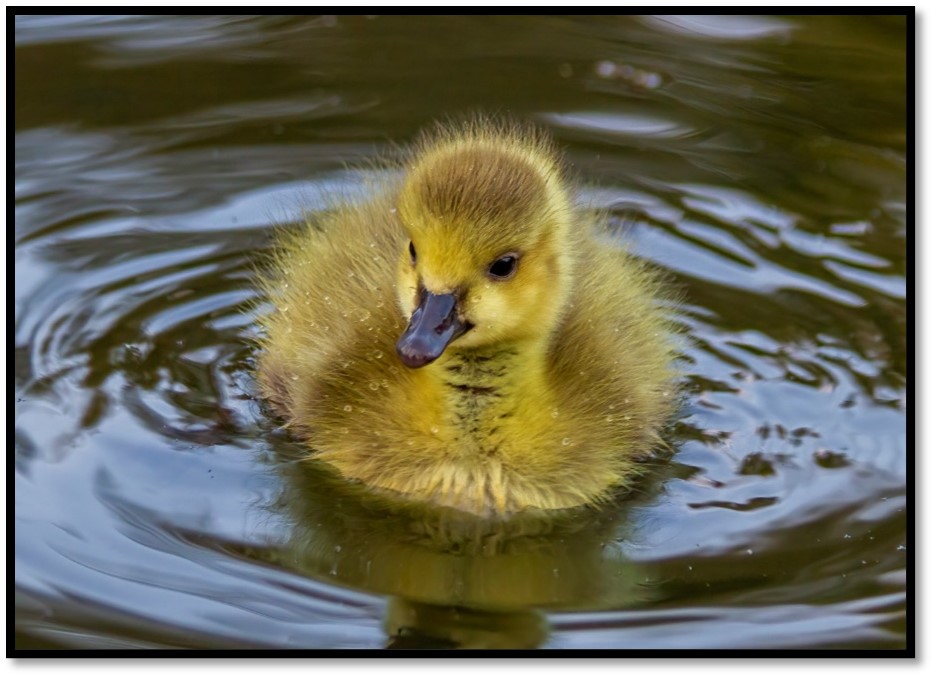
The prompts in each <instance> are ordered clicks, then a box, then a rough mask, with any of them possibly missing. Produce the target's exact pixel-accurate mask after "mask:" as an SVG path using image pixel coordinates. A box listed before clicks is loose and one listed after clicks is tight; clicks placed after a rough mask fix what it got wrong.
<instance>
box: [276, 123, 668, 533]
mask: <svg viewBox="0 0 934 677" xmlns="http://www.w3.org/2000/svg"><path fill="white" fill-rule="evenodd" d="M404 169H405V171H404V176H403V178H402V179H401V181H400V182H399V183H398V184H394V185H390V186H386V187H383V188H381V189H379V190H378V191H376V194H375V195H374V196H373V197H372V198H371V199H369V200H367V201H365V202H361V203H359V204H354V205H348V206H343V207H340V208H338V209H336V210H334V211H333V212H332V213H330V214H328V215H324V216H322V217H320V218H317V217H316V218H315V220H314V221H309V223H308V224H307V225H306V227H305V228H304V229H302V230H301V232H297V233H294V234H292V235H287V236H285V238H284V240H283V241H282V242H281V243H280V244H281V247H280V248H279V252H278V253H277V254H276V259H275V262H274V263H275V265H274V271H273V272H272V273H271V274H269V275H268V276H267V277H265V279H264V280H263V281H262V286H263V288H264V291H265V292H266V293H267V294H268V296H269V297H270V298H271V300H272V301H273V302H274V303H275V305H276V307H277V310H276V311H275V312H272V313H271V314H269V315H267V316H266V317H264V318H263V319H262V324H263V327H264V329H265V338H264V339H263V340H262V347H263V348H264V354H263V355H262V357H261V359H260V363H259V373H258V376H259V382H260V385H261V388H262V392H263V394H264V396H265V397H267V398H268V399H269V401H270V402H271V403H272V405H273V406H274V408H275V410H276V411H277V412H278V413H279V414H281V415H282V416H283V417H284V418H285V419H286V420H287V425H288V427H289V428H290V429H291V430H292V431H293V432H294V433H296V434H297V435H299V436H301V437H302V438H305V439H306V440H307V442H308V444H309V446H310V447H311V449H312V452H313V455H314V456H315V457H316V458H319V459H322V460H324V461H327V462H328V463H330V464H331V465H333V466H334V467H336V468H337V470H339V471H340V473H342V474H343V475H344V476H345V477H348V478H353V479H356V480H359V481H361V482H363V483H365V484H366V485H369V486H370V487H374V488H378V489H382V490H388V491H389V492H391V493H394V494H396V495H401V497H405V498H409V499H413V500H415V501H419V502H424V503H433V504H438V505H444V506H449V507H453V508H457V509H459V510H462V511H466V512H470V513H474V514H478V515H485V516H489V515H494V516H496V515H505V514H509V513H512V512H516V511H519V510H523V509H529V508H539V509H557V508H568V507H572V506H579V505H583V504H592V503H596V502H599V501H601V500H602V499H605V498H606V497H607V496H608V495H609V493H610V491H611V490H612V489H613V488H614V487H616V486H619V485H623V486H625V485H626V484H628V483H631V481H632V479H633V478H634V476H636V475H637V474H638V467H639V464H638V461H637V457H638V456H640V455H642V454H644V453H645V452H647V451H648V450H649V449H650V447H651V446H652V445H653V443H656V442H657V441H658V434H657V432H658V429H659V427H660V426H661V425H662V424H663V423H664V422H665V419H666V418H667V417H668V416H669V414H670V412H671V411H672V404H673V401H674V396H673V393H672V392H671V388H672V385H671V381H672V378H673V372H672V369H671V363H672V358H673V352H674V348H673V343H672V341H671V336H672V332H671V326H670V324H669V322H668V321H667V320H666V319H665V318H664V317H663V315H662V313H661V312H660V310H659V308H658V307H657V304H658V296H659V289H658V283H657V281H656V279H655V277H654V276H653V274H652V273H650V272H649V271H648V270H647V269H646V268H645V267H644V266H643V265H642V264H640V263H639V262H637V261H636V260H634V259H633V258H631V257H630V256H629V255H628V254H627V253H626V252H625V251H623V250H622V249H620V248H619V246H618V245H616V244H615V243H613V242H612V241H611V240H610V239H609V238H608V237H605V235H606V230H605V227H604V224H603V223H602V222H600V221H599V220H597V219H595V218H594V217H593V216H592V215H589V214H587V213H585V212H582V211H580V210H578V209H576V208H575V207H574V205H573V204H572V196H571V194H570V193H569V189H568V186H567V185H566V183H565V180H564V178H563V177H562V173H561V168H560V166H559V164H558V161H557V159H556V157H555V153H554V150H553V149H552V147H551V145H550V143H549V142H548V140H547V139H546V138H545V137H544V136H543V135H542V134H541V133H538V132H535V131H530V130H525V129H520V128H517V127H507V126H496V125H492V124H490V123H483V122H478V123H473V124H471V125H467V126H465V127H461V128H457V129H446V130H443V131H441V132H439V133H437V134H435V135H434V136H433V137H431V138H429V139H427V140H425V141H423V142H421V143H420V144H418V145H417V146H416V148H415V149H414V151H413V152H412V153H411V155H410V158H409V160H408V161H407V162H406V166H405V167H404Z"/></svg>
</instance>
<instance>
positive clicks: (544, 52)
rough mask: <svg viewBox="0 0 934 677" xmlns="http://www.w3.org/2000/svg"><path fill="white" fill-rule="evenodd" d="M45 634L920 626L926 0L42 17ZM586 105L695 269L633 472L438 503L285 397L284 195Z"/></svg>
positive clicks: (688, 273) (33, 491)
mask: <svg viewBox="0 0 934 677" xmlns="http://www.w3.org/2000/svg"><path fill="white" fill-rule="evenodd" d="M15 40H16V44H15V53H14V58H15V74H14V75H15V93H14V97H13V99H12V103H13V108H12V114H13V115H14V121H15V242H16V244H15V324H14V326H13V338H14V350H15V375H14V387H15V391H16V395H15V397H16V405H15V406H16V410H15V437H16V446H15V455H14V456H13V457H12V459H11V462H10V466H11V468H10V472H11V473H13V474H14V475H15V574H16V600H15V607H16V629H17V646H20V647H29V646H49V645H51V646H61V647H83V648H88V647H91V648H109V647H114V648H125V647H140V648H151V647H220V648H257V647H259V648H263V647H269V648H280V647H281V648H380V647H386V646H393V647H402V648H405V647H425V648H428V647H544V648H554V649H561V648H575V649H576V648H638V649H668V648H693V649H698V648H718V649H722V648H765V649H774V648H829V647H846V648H899V647H904V646H905V645H906V604H907V602H906V567H907V566H908V560H909V557H910V556H911V550H910V548H911V543H909V542H908V536H907V533H906V532H907V529H906V521H907V516H906V509H907V508H908V506H907V504H906V496H905V494H906V485H907V482H908V479H907V469H906V464H907V462H906V453H907V452H906V447H907V442H906V413H907V409H908V403H907V402H906V397H907V392H908V382H907V378H908V374H907V366H906V354H907V346H906V335H907V318H906V298H905V294H906V282H905V281H906V265H907V264H906V258H907V257H906V237H907V231H908V228H909V227H910V217H909V215H907V214H906V153H907V142H906V116H907V104H906V86H907V85H906V21H905V19H904V17H805V18H801V17H764V16H760V17H622V18H619V17H616V18H614V17H586V18H573V17H571V18H566V17H499V18H483V17H474V18H458V17H443V18H442V17H435V18H418V17H382V16H374V17H337V18H334V17H317V18H307V17H303V18H289V17H265V18H263V17H183V18H176V17H148V18H147V17H138V18H132V17H127V18H124V17H118V18H113V17H105V18H100V17H98V18H95V17H69V18H61V17H47V16H43V17H29V16H22V17H17V18H16V21H15ZM470 110H484V111H488V112H494V113H495V112H498V111H499V112H508V113H511V114H513V115H515V116H518V117H522V118H528V119H532V120H534V121H537V122H538V123H539V124H541V125H542V126H544V127H546V128H548V129H550V130H551V131H552V133H553V134H554V136H555V137H556V138H557V140H558V142H559V144H560V145H561V147H562V148H564V149H565V151H566V154H567V158H568V160H569V162H570V164H571V165H573V167H574V171H575V172H576V174H577V175H578V176H579V177H580V179H581V181H582V183H583V185H584V191H583V199H584V200H586V201H588V202H589V203H592V204H593V205H595V206H597V207H600V208H603V209H606V210H608V211H609V212H610V213H611V214H612V216H613V218H614V219H616V220H617V221H618V222H619V224H620V225H621V226H623V230H624V231H626V233H627V237H628V238H629V239H630V240H631V241H632V246H633V248H634V249H635V250H636V251H637V252H638V253H640V254H641V255H643V256H645V257H646V258H648V259H650V260H651V261H653V262H655V263H656V264H657V265H658V266H660V267H661V268H663V269H664V270H665V271H667V273H668V274H669V276H670V278H671V280H672V282H673V284H674V285H675V286H676V287H677V288H678V289H679V290H680V291H681V293H682V295H683V298H684V306H683V309H682V311H681V314H680V322H681V324H682V325H683V326H684V328H685V336H686V339H685V344H684V353H685V358H684V361H683V368H684V373H685V375H684V389H685V392H686V402H685V408H684V411H683V414H682V416H681V418H680V419H679V421H678V422H677V423H676V425H675V428H674V430H673V431H672V433H671V435H670V442H671V444H672V447H673V450H674V453H673V456H672V459H671V461H670V462H669V463H663V462H660V463H657V464H656V466H657V467H653V472H652V475H651V477H650V479H649V481H647V482H646V483H645V484H644V485H643V486H642V487H640V489H639V490H638V491H637V492H636V493H635V495H633V496H631V497H629V498H628V499H626V500H621V501H620V502H619V503H617V504H615V505H612V506H610V507H609V508H606V509H603V510H600V511H593V510H583V511H576V512H571V513H569V514H563V515H560V516H557V517H548V518H545V517H541V516H538V517H529V518H525V519H519V520H514V521H512V522H509V523H506V524H495V523H486V522H481V521H477V520H474V521H470V520H462V519H459V518H457V517H456V516H454V515H451V514H440V513H439V514H434V513H423V514H410V513H405V512H402V511H400V510H395V509H394V508H392V507H391V506H387V505H384V504H382V503H380V502H379V501H377V500H374V499H372V498H371V497H369V496H368V495H366V494H365V493H364V492H361V491H360V490H359V488H357V487H353V486H347V485H346V484H345V483H343V482H341V481H340V480H339V479H336V478H334V477H333V476H331V475H330V474H329V472H328V471H327V470H326V469H323V468H319V467H317V466H316V465H315V464H313V463H307V462H303V461H302V460H301V459H302V456H303V448H302V446H301V445H300V444H298V443H296V442H294V441H292V440H290V439H289V438H288V436H287V435H285V434H284V433H283V432H282V431H280V430H278V429H277V427H276V422H275V421H273V420H271V419H270V417H269V416H268V415H267V414H266V412H265V411H264V409H263V408H262V406H261V404H260V403H259V402H257V401H256V399H255V387H254V383H253V380H252V377H251V370H252V368H253V364H254V362H255V358H256V355H255V351H254V348H252V347H251V343H250V342H251V340H252V339H253V338H255V337H256V335H257V328H256V323H255V318H254V316H253V315H251V314H250V312H248V311H247V310H245V308H247V307H248V305H249V303H250V302H252V301H257V300H260V299H258V295H257V291H256V289H255V288H254V284H253V281H252V271H253V268H254V266H255V265H257V263H258V262H259V259H260V257H261V254H262V253H263V252H264V251H267V250H268V248H269V247H270V235H271V233H272V229H273V227H274V225H275V224H281V223H283V222H287V221H289V220H290V219H294V218H295V217H296V216H297V215H298V213H299V210H300V209H302V208H306V209H310V210H315V209H321V208H322V206H323V205H324V204H325V203H326V200H327V195H328V194H332V193H333V192H334V191H339V192H342V193H353V192H355V191H358V190H360V188H361V186H362V185H363V183H364V181H365V179H366V171H363V172H355V171H352V170H350V169H348V167H351V166H353V165H354V164H358V163H360V162H365V161H366V160H367V159H368V158H372V157H374V156H375V155H377V154H379V153H383V152H386V151H387V150H389V149H391V148H392V146H393V144H398V143H405V142H406V141H408V140H411V139H412V138H413V137H414V135H415V134H416V133H417V132H418V131H419V130H420V129H421V128H423V127H424V126H426V125H428V124H429V123H430V122H431V121H433V120H435V119H437V118H439V117H444V116H447V115H450V114H458V113H463V112H465V111H470Z"/></svg>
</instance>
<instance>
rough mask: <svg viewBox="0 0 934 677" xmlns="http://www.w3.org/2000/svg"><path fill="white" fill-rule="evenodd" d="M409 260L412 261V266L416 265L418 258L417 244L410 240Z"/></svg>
mask: <svg viewBox="0 0 934 677" xmlns="http://www.w3.org/2000/svg"><path fill="white" fill-rule="evenodd" d="M409 260H411V261H412V265H413V266H414V265H415V261H416V260H417V257H416V256H415V243H414V242H412V241H411V240H409Z"/></svg>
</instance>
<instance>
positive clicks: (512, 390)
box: [430, 339, 547, 415]
mask: <svg viewBox="0 0 934 677" xmlns="http://www.w3.org/2000/svg"><path fill="white" fill-rule="evenodd" d="M546 360H547V341H544V340H541V339H537V340H525V341H516V342H510V343H504V344H497V345H495V346H490V347H483V348H471V349H461V350H451V351H449V353H448V354H446V356H445V358H444V359H442V360H438V362H437V363H436V364H433V365H430V368H431V369H432V371H433V373H434V375H435V376H436V377H437V378H438V379H439V381H440V382H441V384H442V386H443V391H444V394H445V397H446V398H447V399H449V400H450V401H451V402H452V403H453V404H454V405H455V409H460V410H463V409H465V408H466V409H469V410H470V411H471V412H472V413H473V414H475V415H480V414H482V413H483V411H484V410H486V409H489V408H491V407H494V408H496V409H503V408H508V407H509V406H510V402H516V401H527V398H526V397H523V395H528V396H529V397H532V398H536V399H540V398H542V397H543V396H545V393H546V392H547V381H546V373H547V369H546ZM468 403H469V406H467V404H468ZM462 413H463V412H462Z"/></svg>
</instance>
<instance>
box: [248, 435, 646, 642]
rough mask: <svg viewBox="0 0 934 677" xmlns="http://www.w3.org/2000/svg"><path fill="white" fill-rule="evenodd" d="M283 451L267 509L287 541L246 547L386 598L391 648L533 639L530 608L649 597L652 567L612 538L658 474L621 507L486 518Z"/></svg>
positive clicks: (535, 627)
mask: <svg viewBox="0 0 934 677" xmlns="http://www.w3.org/2000/svg"><path fill="white" fill-rule="evenodd" d="M283 453H284V454H288V455H291V456H292V457H293V458H294V460H288V459H283V460H281V461H280V462H279V463H277V464H276V465H275V467H276V472H277V473H280V474H281V476H282V478H283V479H284V480H285V484H284V485H283V491H282V493H281V494H280V495H279V496H277V498H276V500H275V501H274V502H273V503H271V504H270V505H269V506H268V508H269V509H270V510H271V511H273V512H274V513H275V514H276V515H277V516H278V517H280V518H283V519H284V520H285V522H286V523H288V524H289V538H288V542H287V543H286V544H284V546H280V547H276V548H274V549H271V550H268V551H266V552H265V553H262V552H253V553H252V556H254V557H257V556H258V557H264V556H265V557H267V558H269V559H270V560H271V561H273V562H275V563H276V564H277V565H279V566H284V567H286V568H288V569H290V570H295V571H301V572H304V573H307V574H309V575H312V576H313V577H315V578H316V579H319V580H326V581H328V582H330V583H332V584H334V585H339V586H343V587H348V588H351V589H363V590H367V591H370V592H376V593H379V594H382V595H388V596H391V597H392V598H393V599H392V601H391V602H390V605H389V608H388V610H387V616H386V619H385V623H386V627H387V629H388V632H389V636H390V638H391V642H390V644H392V645H393V646H396V647H399V646H402V645H404V646H407V647H410V648H411V647H414V646H415V645H416V644H417V643H418V642H424V647H423V648H427V647H428V646H429V645H431V644H432V642H437V641H442V640H443V641H446V642H450V643H451V644H452V645H455V646H458V647H460V648H484V647H485V648H497V647H498V648H505V647H512V648H522V647H529V646H537V645H538V644H540V643H543V642H544V641H545V640H546V639H547V636H548V633H547V627H548V623H547V621H546V620H545V618H544V616H542V615H541V613H540V612H538V611H536V609H549V610H552V611H555V610H562V609H591V610H593V609H601V608H619V607H634V606H639V605H641V604H644V603H647V602H649V601H650V600H652V599H653V597H656V596H657V592H656V591H655V590H654V587H655V586H656V585H657V583H658V582H657V581H655V580H653V578H652V575H651V566H650V565H648V564H645V563H642V564H635V563H633V562H630V561H629V559H628V558H627V556H626V555H625V553H624V550H623V548H622V547H621V546H620V543H621V542H623V541H625V540H627V538H629V537H630V536H631V535H630V534H628V533H627V532H628V531H629V530H631V528H632V524H631V523H630V522H629V520H628V514H629V510H631V509H632V508H633V507H635V506H637V505H639V504H642V503H645V501H646V500H648V497H649V496H650V495H651V494H652V492H654V491H657V489H653V488H652V487H653V486H655V487H657V483H658V479H659V478H658V477H655V478H653V479H652V480H648V481H646V482H645V483H643V485H642V486H641V487H640V490H639V491H638V496H636V497H633V498H631V499H630V501H628V502H626V503H623V504H622V507H621V506H620V505H615V506H611V507H609V508H604V509H602V510H597V509H592V508H582V509H578V510H569V511H560V512H557V513H554V512H547V511H546V512H533V513H524V514H522V515H519V516H515V517H513V518H511V519H508V520H492V519H484V518H480V517H476V516H473V515H469V514H465V513H461V512H459V511H456V510H451V509H438V508H431V507H425V506H417V505H411V504H405V503H400V502H399V501H397V500H395V499H392V498H390V497H387V496H381V495H378V494H374V493H372V492H371V491H370V490H368V489H366V488H364V487H363V486H362V485H360V484H357V483H352V482H348V481H346V480H343V479H341V478H339V477H337V476H336V475H335V474H334V472H333V471H332V470H330V469H329V468H328V467H327V466H325V465H324V464H321V463H318V462H314V461H309V460H308V459H307V458H305V454H304V452H303V450H301V449H300V448H298V447H297V446H296V445H294V444H285V445H283V446H282V448H281V449H280V451H279V452H278V455H279V456H280V457H281V456H282V455H283ZM296 456H297V457H296ZM533 640H534V644H532V642H533Z"/></svg>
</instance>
